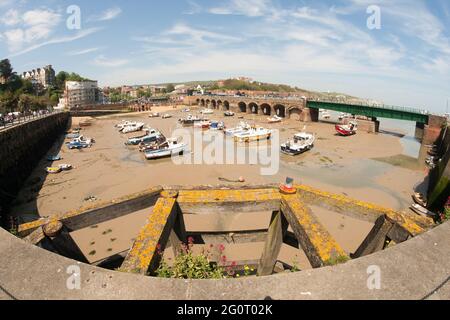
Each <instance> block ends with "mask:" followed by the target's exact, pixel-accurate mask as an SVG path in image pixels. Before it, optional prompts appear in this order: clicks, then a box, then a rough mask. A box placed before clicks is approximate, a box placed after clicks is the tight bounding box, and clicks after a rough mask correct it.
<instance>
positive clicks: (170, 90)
mask: <svg viewBox="0 0 450 320" xmlns="http://www.w3.org/2000/svg"><path fill="white" fill-rule="evenodd" d="M174 91H175V86H174V85H173V84H171V83H170V84H168V85H167V86H166V93H171V92H174Z"/></svg>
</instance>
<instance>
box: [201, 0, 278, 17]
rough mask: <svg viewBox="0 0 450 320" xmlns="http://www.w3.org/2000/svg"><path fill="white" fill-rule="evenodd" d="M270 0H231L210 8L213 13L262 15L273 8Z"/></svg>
mask: <svg viewBox="0 0 450 320" xmlns="http://www.w3.org/2000/svg"><path fill="white" fill-rule="evenodd" d="M271 6H272V4H271V1H270V0H230V1H229V2H228V3H227V4H225V5H223V6H219V7H214V8H211V9H210V10H209V12H210V13H213V14H236V15H245V16H248V17H260V16H263V15H265V14H267V13H268V12H269V11H270V10H271Z"/></svg>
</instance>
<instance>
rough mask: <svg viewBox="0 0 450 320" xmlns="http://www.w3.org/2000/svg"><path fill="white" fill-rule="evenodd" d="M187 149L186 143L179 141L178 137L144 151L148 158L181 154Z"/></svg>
mask: <svg viewBox="0 0 450 320" xmlns="http://www.w3.org/2000/svg"><path fill="white" fill-rule="evenodd" d="M185 150H186V144H185V143H179V142H178V140H177V139H167V140H166V141H164V142H163V143H161V144H155V145H154V146H152V147H151V148H148V149H146V150H145V151H144V155H145V158H146V159H147V160H151V159H159V158H165V157H170V156H173V155H180V154H182V153H183V152H184V151H185Z"/></svg>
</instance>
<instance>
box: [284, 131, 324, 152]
mask: <svg viewBox="0 0 450 320" xmlns="http://www.w3.org/2000/svg"><path fill="white" fill-rule="evenodd" d="M315 141H316V137H315V136H314V134H312V133H306V132H300V133H297V134H296V135H294V138H293V139H292V140H291V139H289V140H288V141H286V143H284V144H282V145H281V152H283V153H285V154H288V155H292V156H295V155H299V154H301V153H303V152H306V151H308V150H311V149H312V148H313V147H314V142H315Z"/></svg>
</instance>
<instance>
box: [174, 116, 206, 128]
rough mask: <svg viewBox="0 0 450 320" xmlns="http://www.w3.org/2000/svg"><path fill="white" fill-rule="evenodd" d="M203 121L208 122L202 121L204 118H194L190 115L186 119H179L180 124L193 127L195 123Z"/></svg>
mask: <svg viewBox="0 0 450 320" xmlns="http://www.w3.org/2000/svg"><path fill="white" fill-rule="evenodd" d="M203 120H206V119H202V118H199V117H197V116H193V115H191V114H190V115H188V116H187V117H186V118H184V119H179V120H178V122H180V123H181V124H182V125H183V126H192V125H194V123H195V122H198V121H203Z"/></svg>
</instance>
